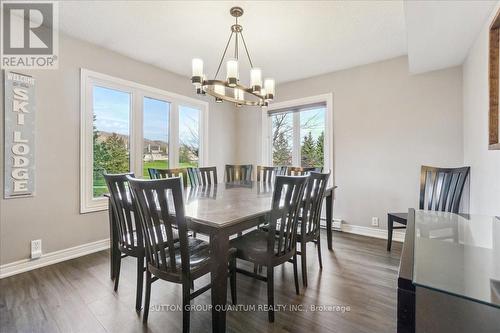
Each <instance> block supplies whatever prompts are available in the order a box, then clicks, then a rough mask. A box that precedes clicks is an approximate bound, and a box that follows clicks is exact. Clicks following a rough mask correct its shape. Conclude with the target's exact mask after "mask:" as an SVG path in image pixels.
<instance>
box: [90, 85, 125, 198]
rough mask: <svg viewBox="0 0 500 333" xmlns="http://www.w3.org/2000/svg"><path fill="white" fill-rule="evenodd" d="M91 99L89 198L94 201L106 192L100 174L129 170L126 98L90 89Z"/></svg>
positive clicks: (99, 88)
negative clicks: (91, 140)
mask: <svg viewBox="0 0 500 333" xmlns="http://www.w3.org/2000/svg"><path fill="white" fill-rule="evenodd" d="M92 95H93V101H92V102H93V103H92V109H93V114H92V116H93V130H92V138H93V160H94V162H93V175H92V196H93V198H96V197H100V196H102V195H103V194H104V193H106V192H107V188H106V183H105V182H104V178H103V176H102V174H103V172H104V171H107V172H110V173H123V172H128V171H129V170H130V151H129V147H130V145H129V141H130V94H129V93H127V92H123V91H119V90H114V89H108V88H104V87H100V86H94V87H93V92H92Z"/></svg>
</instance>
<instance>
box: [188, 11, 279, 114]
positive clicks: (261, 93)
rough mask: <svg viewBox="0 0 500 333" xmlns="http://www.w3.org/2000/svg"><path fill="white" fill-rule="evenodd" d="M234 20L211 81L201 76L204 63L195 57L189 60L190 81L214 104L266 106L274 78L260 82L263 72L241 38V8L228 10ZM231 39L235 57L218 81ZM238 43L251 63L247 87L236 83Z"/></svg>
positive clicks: (228, 61) (271, 96)
mask: <svg viewBox="0 0 500 333" xmlns="http://www.w3.org/2000/svg"><path fill="white" fill-rule="evenodd" d="M229 12H230V13H231V15H232V16H233V17H234V18H235V24H233V25H232V26H231V34H230V35H229V39H228V41H227V43H226V47H225V48H224V52H223V54H222V58H221V59H220V62H219V66H218V67H217V72H216V73H215V75H214V77H213V79H212V80H209V79H207V77H206V75H205V74H204V73H203V60H202V59H199V58H195V59H193V60H192V67H193V68H192V69H193V75H192V77H191V82H192V83H193V85H194V86H195V87H196V92H197V93H198V94H201V95H205V94H209V95H211V96H213V97H215V101H216V102H218V103H222V102H223V101H228V102H231V103H235V104H236V106H238V107H239V106H242V105H249V106H267V105H268V103H269V102H270V101H272V100H273V99H274V93H275V83H274V79H270V78H266V79H265V80H264V82H262V71H261V69H260V68H258V67H254V65H253V63H252V59H251V58H250V53H249V52H248V48H247V44H246V43H245V38H244V37H243V27H242V26H241V25H240V24H238V17H240V16H242V15H243V9H242V8H241V7H233V8H231V10H230V11H229ZM231 40H234V57H233V58H230V59H227V61H226V77H225V78H224V79H221V78H218V75H219V73H220V70H221V67H222V64H223V62H224V59H225V58H226V54H227V51H228V48H229V45H230V44H231ZM240 41H241V42H242V43H243V47H244V50H245V54H246V56H247V58H248V62H249V63H250V85H249V87H246V86H245V85H243V84H241V82H240V80H239V77H240V75H239V46H240Z"/></svg>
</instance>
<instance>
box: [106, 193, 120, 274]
mask: <svg viewBox="0 0 500 333" xmlns="http://www.w3.org/2000/svg"><path fill="white" fill-rule="evenodd" d="M108 214H109V242H110V248H109V261H110V263H109V264H110V266H109V274H110V278H111V280H114V279H115V276H116V265H115V263H116V258H117V257H116V256H117V255H118V256H119V255H120V253H119V251H118V247H117V244H116V242H117V239H118V236H117V231H116V229H115V221H114V218H115V215H114V214H113V208H112V206H111V200H109V203H108ZM117 252H118V253H117Z"/></svg>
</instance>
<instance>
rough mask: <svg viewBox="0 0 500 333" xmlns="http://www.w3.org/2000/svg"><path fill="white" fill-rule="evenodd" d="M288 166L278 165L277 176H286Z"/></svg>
mask: <svg viewBox="0 0 500 333" xmlns="http://www.w3.org/2000/svg"><path fill="white" fill-rule="evenodd" d="M287 169H288V167H287V166H286V165H281V166H277V167H276V176H286V170H287Z"/></svg>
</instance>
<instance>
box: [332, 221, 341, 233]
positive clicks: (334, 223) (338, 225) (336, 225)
mask: <svg viewBox="0 0 500 333" xmlns="http://www.w3.org/2000/svg"><path fill="white" fill-rule="evenodd" d="M332 228H333V229H338V230H342V220H341V219H333V220H332Z"/></svg>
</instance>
